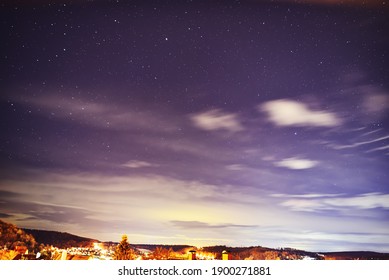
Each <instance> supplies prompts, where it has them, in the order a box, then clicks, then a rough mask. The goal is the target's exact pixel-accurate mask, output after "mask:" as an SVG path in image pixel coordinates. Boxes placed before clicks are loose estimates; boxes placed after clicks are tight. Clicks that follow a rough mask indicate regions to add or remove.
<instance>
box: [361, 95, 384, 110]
mask: <svg viewBox="0 0 389 280" xmlns="http://www.w3.org/2000/svg"><path fill="white" fill-rule="evenodd" d="M363 105H364V108H365V110H367V111H368V112H369V113H373V114H382V113H383V112H384V111H386V110H387V109H389V96H388V95H387V93H386V94H379V93H375V94H368V95H366V97H365V100H364V104H363Z"/></svg>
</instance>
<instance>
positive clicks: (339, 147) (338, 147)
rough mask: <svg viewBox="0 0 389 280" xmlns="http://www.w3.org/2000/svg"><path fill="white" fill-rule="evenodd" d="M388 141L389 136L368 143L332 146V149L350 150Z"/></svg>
mask: <svg viewBox="0 0 389 280" xmlns="http://www.w3.org/2000/svg"><path fill="white" fill-rule="evenodd" d="M386 139H389V135H386V136H383V137H379V138H375V139H372V140H368V141H363V142H357V143H354V144H350V145H331V147H332V148H334V149H336V150H342V149H350V148H356V147H359V146H362V145H367V144H371V143H375V142H380V141H383V140H386Z"/></svg>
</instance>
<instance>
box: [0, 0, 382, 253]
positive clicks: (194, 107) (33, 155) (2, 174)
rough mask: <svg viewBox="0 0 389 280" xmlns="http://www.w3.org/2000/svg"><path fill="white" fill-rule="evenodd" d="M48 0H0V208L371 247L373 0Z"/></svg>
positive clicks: (189, 240) (90, 233)
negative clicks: (351, 0)
mask: <svg viewBox="0 0 389 280" xmlns="http://www.w3.org/2000/svg"><path fill="white" fill-rule="evenodd" d="M48 2H49V1H33V4H26V3H28V1H19V2H18V4H12V1H6V4H4V3H3V4H0V5H1V6H0V7H1V9H0V26H1V34H2V40H1V41H2V43H1V57H0V71H1V72H0V73H1V75H0V91H1V95H0V116H1V120H2V121H1V123H0V131H1V133H0V166H1V169H0V170H1V171H0V219H3V220H5V221H9V222H12V223H15V224H17V225H18V226H21V227H29V228H40V229H49V230H59V231H67V232H70V233H73V234H78V235H82V236H87V237H91V238H97V239H100V240H103V241H108V240H113V241H119V240H120V238H121V235H122V234H123V233H126V234H127V235H128V236H129V240H130V242H132V243H157V244H160V243H164V244H183V243H185V244H192V245H198V246H203V245H216V244H225V245H230V246H249V245H262V246H270V247H294V248H299V249H307V250H317V251H331V250H332V251H340V250H375V251H381V252H389V222H388V221H389V180H388V179H389V177H388V170H389V161H388V159H389V130H388V125H389V114H388V113H389V78H388V77H389V71H388V66H389V63H388V62H389V61H388V60H389V37H388V36H387V35H386V34H387V33H388V31H389V10H388V8H387V7H386V5H387V4H379V3H378V2H374V4H376V5H369V6H365V5H360V4H358V5H334V4H331V2H333V1H301V2H303V3H300V4H296V3H295V2H292V1H275V2H274V1H273V2H267V1H166V2H165V3H161V2H163V1H158V3H157V2H155V3H153V2H152V1H73V2H75V3H77V4H72V2H71V1H64V2H61V3H62V4H60V3H59V2H57V4H50V5H49V4H48ZM50 2H52V1H50ZM142 2H143V3H142ZM144 2H147V4H145V3H144ZM357 2H358V1H357ZM10 3H11V4H10Z"/></svg>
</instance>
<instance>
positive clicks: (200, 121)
mask: <svg viewBox="0 0 389 280" xmlns="http://www.w3.org/2000/svg"><path fill="white" fill-rule="evenodd" d="M191 120H192V122H193V124H194V125H195V126H196V127H198V128H201V129H203V130H208V131H212V130H225V131H228V132H232V133H235V132H239V131H242V130H243V129H244V128H243V126H242V124H241V123H240V121H239V119H238V116H237V115H236V114H231V113H226V112H223V111H222V110H219V109H215V110H210V111H206V112H203V113H198V114H194V115H192V116H191Z"/></svg>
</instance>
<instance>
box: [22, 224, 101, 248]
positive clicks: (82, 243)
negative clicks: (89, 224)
mask: <svg viewBox="0 0 389 280" xmlns="http://www.w3.org/2000/svg"><path fill="white" fill-rule="evenodd" d="M23 230H24V231H25V232H27V233H29V234H31V235H32V236H34V237H35V240H36V241H37V242H38V243H40V244H41V243H43V244H46V245H52V246H54V247H58V248H62V249H65V248H70V247H90V246H92V244H93V243H94V242H99V241H98V240H96V239H91V238H87V237H81V236H77V235H73V234H70V233H67V232H58V231H50V230H38V229H23Z"/></svg>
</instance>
